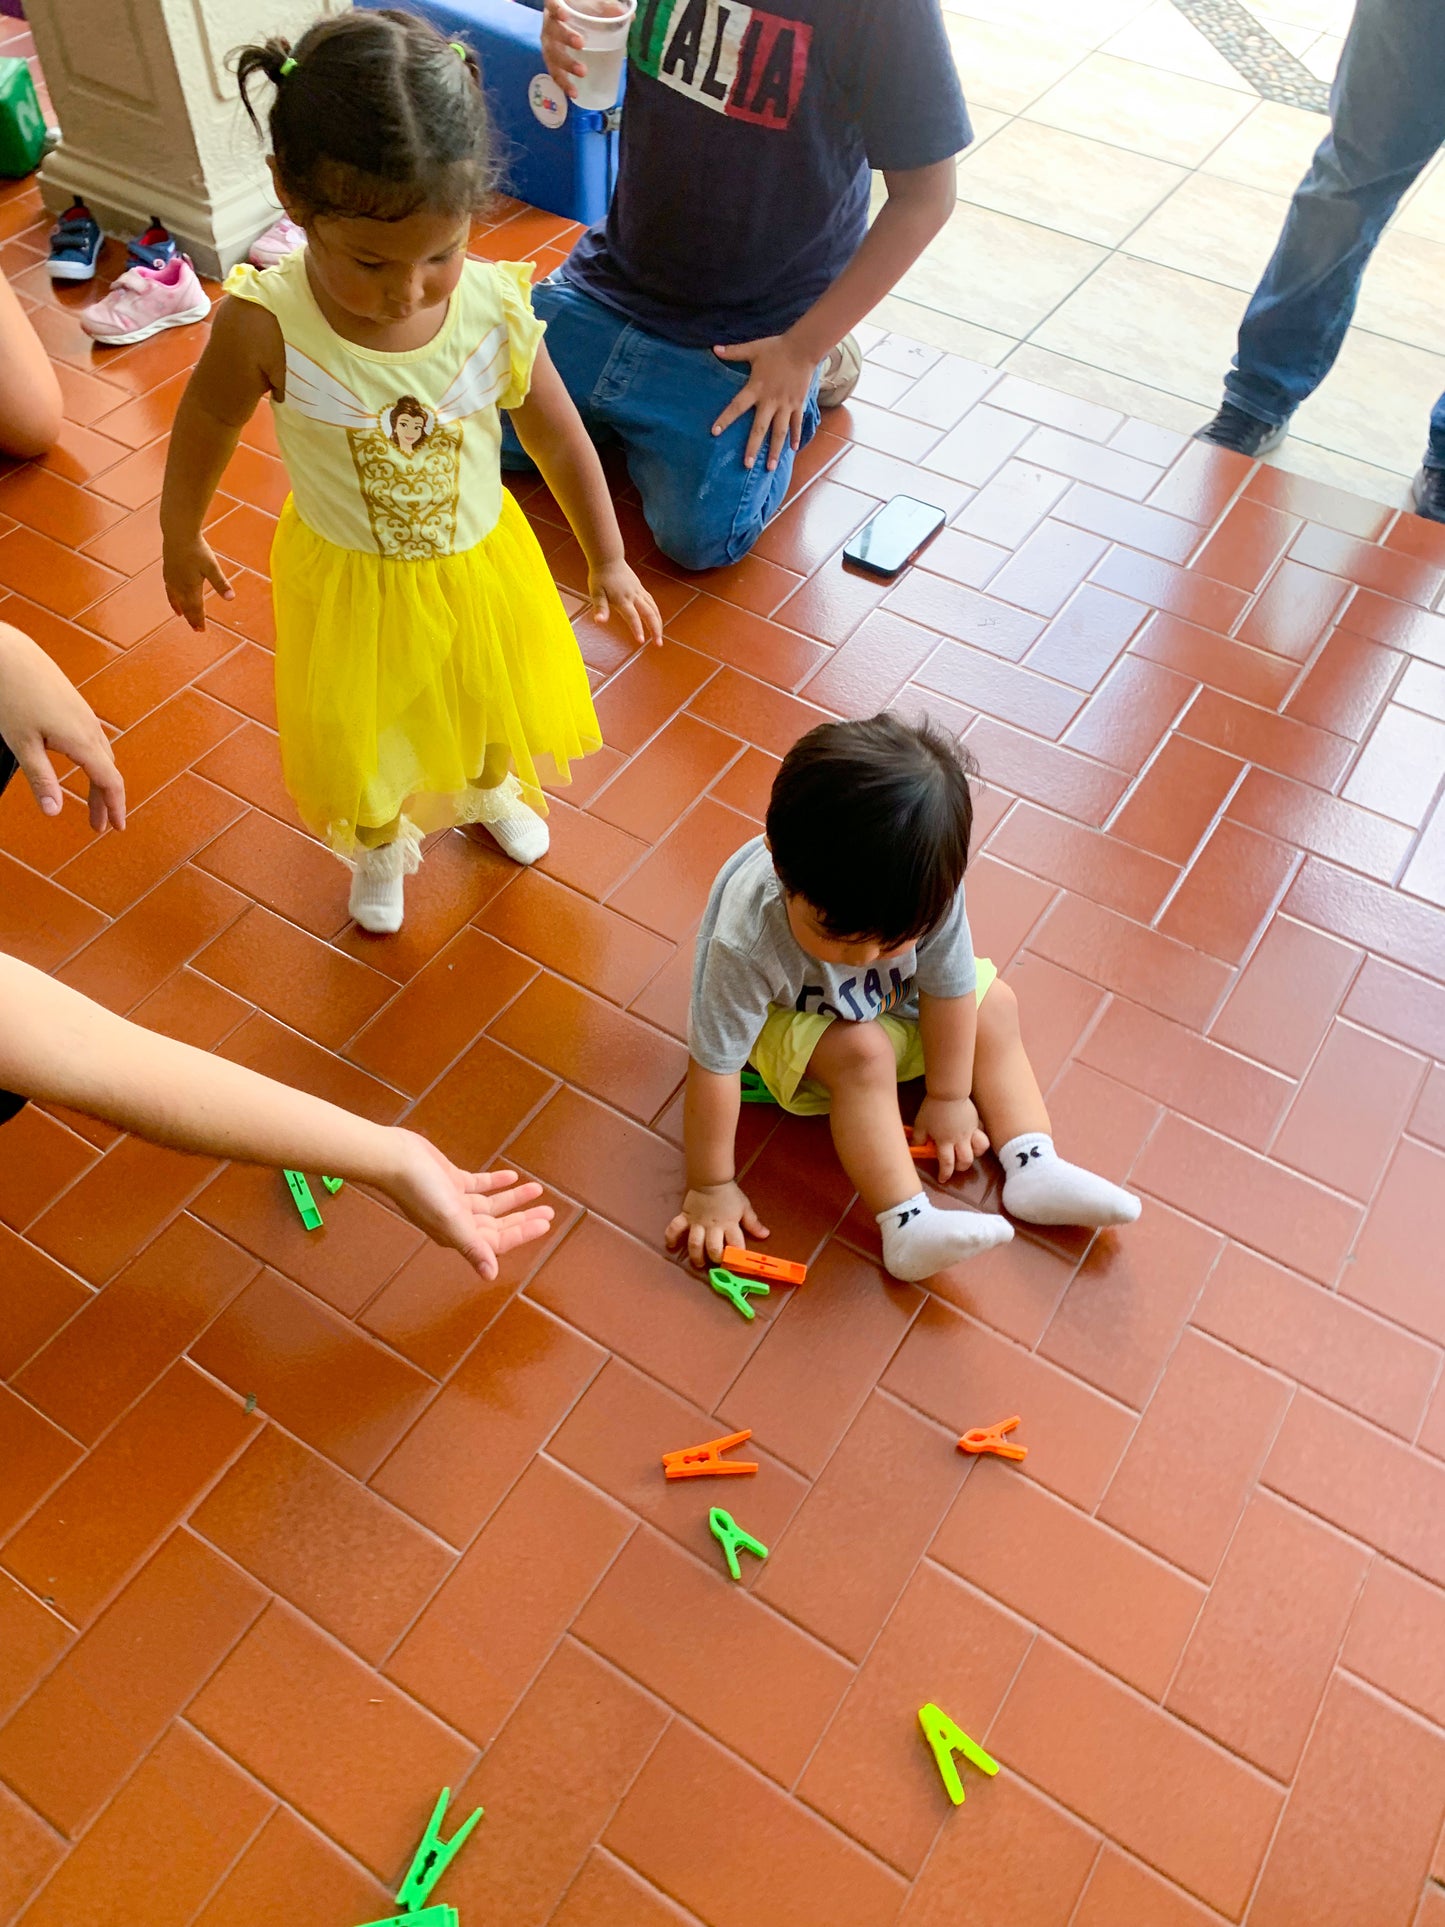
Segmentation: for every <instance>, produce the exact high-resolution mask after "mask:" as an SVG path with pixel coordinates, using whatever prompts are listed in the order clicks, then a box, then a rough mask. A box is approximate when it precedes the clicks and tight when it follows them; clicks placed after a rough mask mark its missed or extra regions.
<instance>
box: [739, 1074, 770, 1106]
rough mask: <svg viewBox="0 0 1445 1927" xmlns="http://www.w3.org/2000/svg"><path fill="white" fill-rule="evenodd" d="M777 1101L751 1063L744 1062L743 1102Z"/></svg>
mask: <svg viewBox="0 0 1445 1927" xmlns="http://www.w3.org/2000/svg"><path fill="white" fill-rule="evenodd" d="M777 1101H778V1100H777V1099H776V1098H775V1097H774V1096H773V1094H772V1092H771V1091H770V1090H769V1089H768V1087H767V1085H766V1084H765V1083H764V1082H763V1080H762V1078H761V1077H760V1076H759V1075H758V1073H757V1072H756V1071H755V1070H754V1069H753V1067H752V1065H751V1064H745V1065H744V1066H743V1102H744V1104H776V1103H777Z"/></svg>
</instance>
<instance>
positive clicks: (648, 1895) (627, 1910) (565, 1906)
mask: <svg viewBox="0 0 1445 1927" xmlns="http://www.w3.org/2000/svg"><path fill="white" fill-rule="evenodd" d="M691 1918H692V1917H691V1916H690V1915H684V1914H682V1913H681V1912H680V1911H679V1910H678V1909H677V1908H676V1907H674V1906H673V1905H672V1903H671V1901H669V1900H665V1899H664V1898H663V1896H662V1895H661V1894H660V1893H659V1892H658V1891H657V1889H656V1887H653V1886H651V1885H649V1884H648V1883H646V1882H644V1881H642V1880H639V1879H638V1878H637V1876H636V1875H635V1874H633V1873H629V1872H628V1870H627V1869H626V1868H625V1867H624V1866H623V1865H622V1864H621V1862H620V1861H617V1860H614V1859H613V1858H612V1856H611V1854H608V1853H603V1852H602V1851H601V1849H600V1848H594V1849H593V1850H592V1852H591V1853H590V1854H588V1856H587V1858H586V1860H584V1861H583V1863H582V1871H581V1873H579V1874H578V1876H577V1878H576V1879H575V1880H574V1881H573V1882H572V1885H571V1886H570V1887H569V1888H568V1889H567V1893H566V1897H565V1899H564V1900H563V1902H562V1904H561V1906H560V1907H559V1908H558V1909H557V1911H556V1913H555V1914H553V1916H552V1927H686V1923H687V1921H688V1920H690V1919H691Z"/></svg>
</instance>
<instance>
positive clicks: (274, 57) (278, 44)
mask: <svg viewBox="0 0 1445 1927" xmlns="http://www.w3.org/2000/svg"><path fill="white" fill-rule="evenodd" d="M231 58H232V60H233V61H234V63H235V68H236V85H237V86H238V87H239V88H240V90H241V104H242V106H243V107H244V108H245V109H246V114H247V117H248V119H249V120H250V122H251V125H252V126H253V127H254V128H255V130H256V132H257V133H258V134H260V133H262V132H263V131H264V130H263V129H262V126H261V122H260V119H259V118H258V116H257V113H256V109H255V107H254V105H253V104H252V101H251V81H252V80H253V78H254V77H255V76H256V75H257V74H260V75H262V76H263V77H264V78H265V79H266V80H269V81H270V83H271V85H272V86H273V87H276V88H279V87H280V86H281V84H282V82H283V81H284V80H285V78H286V75H287V73H288V71H289V69H288V67H287V64H286V63H287V62H288V61H290V60H291V42H290V41H289V40H279V39H275V38H273V39H271V40H263V41H260V42H258V43H256V44H254V45H252V46H249V47H238V48H237V49H236V51H235V53H233V54H232V56H231ZM294 64H295V63H294V62H292V65H294Z"/></svg>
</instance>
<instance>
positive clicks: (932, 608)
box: [883, 569, 1045, 662]
mask: <svg viewBox="0 0 1445 1927" xmlns="http://www.w3.org/2000/svg"><path fill="white" fill-rule="evenodd" d="M883 607H884V608H885V609H888V610H891V611H892V612H893V613H894V614H895V615H900V616H906V617H907V618H908V619H909V620H910V621H911V622H917V623H920V624H922V626H923V627H924V628H926V629H937V630H938V631H939V632H940V633H941V634H943V635H945V636H950V637H952V638H953V640H954V641H956V642H967V643H971V644H972V645H973V647H974V648H975V649H982V650H984V651H986V652H987V653H988V654H989V655H991V656H1003V657H1005V658H1006V659H1007V660H1009V661H1011V662H1017V661H1018V659H1019V657H1020V656H1022V655H1024V654H1025V653H1026V652H1027V651H1028V649H1029V648H1030V647H1031V645H1032V644H1034V643H1035V642H1037V641H1038V639H1039V637H1040V636H1041V635H1042V634H1043V631H1044V627H1045V624H1044V619H1043V617H1042V616H1036V615H1030V614H1028V613H1027V611H1025V610H1022V609H1017V608H1014V607H1013V606H1012V605H1011V604H1010V603H1007V602H1000V601H999V600H997V598H996V597H994V596H991V595H983V594H981V593H980V592H979V591H978V590H977V589H967V588H964V587H963V586H962V584H960V583H956V582H948V581H946V580H945V579H944V578H943V577H942V576H937V575H929V574H927V573H926V572H925V571H924V570H922V569H913V570H910V571H908V572H907V573H906V574H905V575H904V576H903V577H902V579H901V580H900V581H899V583H898V586H897V587H896V588H895V589H894V590H893V591H892V593H891V594H890V595H889V596H888V598H887V600H886V601H885V602H884V604H883Z"/></svg>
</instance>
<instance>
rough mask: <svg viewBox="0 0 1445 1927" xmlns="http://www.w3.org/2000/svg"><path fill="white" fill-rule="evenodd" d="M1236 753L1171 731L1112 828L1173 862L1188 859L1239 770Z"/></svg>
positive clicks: (1122, 837) (1124, 804)
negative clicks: (1214, 747)
mask: <svg viewBox="0 0 1445 1927" xmlns="http://www.w3.org/2000/svg"><path fill="white" fill-rule="evenodd" d="M1241 768H1242V765H1241V763H1240V762H1239V761H1238V760H1237V759H1236V758H1235V757H1233V756H1228V755H1225V754H1224V753H1223V752H1222V751H1220V750H1217V749H1212V748H1209V747H1207V746H1206V745H1204V744H1202V743H1196V742H1192V741H1190V739H1189V738H1188V737H1186V736H1181V735H1173V736H1170V737H1169V738H1168V739H1167V740H1166V741H1165V743H1164V746H1163V748H1162V749H1161V750H1160V751H1159V754H1158V755H1157V756H1156V757H1155V758H1154V761H1153V762H1152V763H1151V764H1150V765H1149V767H1148V769H1147V770H1145V772H1144V774H1143V776H1142V777H1141V778H1140V779H1139V782H1138V784H1137V785H1136V787H1135V788H1134V789H1133V790H1132V791H1131V792H1130V794H1129V796H1128V797H1127V798H1126V799H1125V801H1124V803H1123V805H1122V807H1121V808H1120V810H1119V812H1118V814H1117V815H1116V816H1115V817H1114V819H1113V821H1112V822H1111V824H1110V826H1109V828H1110V834H1111V835H1112V836H1117V837H1120V838H1121V839H1122V840H1123V841H1124V842H1126V843H1132V844H1135V845H1137V847H1138V848H1140V849H1142V850H1149V851H1151V852H1152V853H1153V854H1154V855H1155V856H1159V857H1162V858H1164V860H1165V861H1166V862H1169V863H1185V862H1187V861H1188V859H1189V857H1190V854H1191V852H1192V851H1193V850H1194V849H1195V848H1196V847H1197V846H1198V844H1199V843H1200V841H1201V840H1202V838H1203V837H1204V835H1205V834H1206V832H1207V830H1208V828H1209V826H1210V824H1211V823H1212V822H1213V820H1214V818H1215V816H1216V815H1217V814H1218V812H1219V811H1220V810H1221V809H1222V808H1223V806H1224V802H1225V799H1226V797H1227V796H1228V795H1229V792H1230V790H1231V789H1232V788H1233V787H1234V784H1235V782H1236V780H1237V778H1238V776H1239V773H1240V770H1241Z"/></svg>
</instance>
